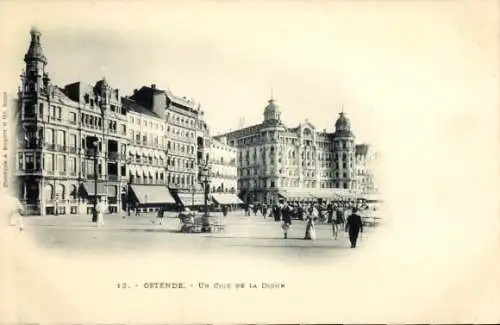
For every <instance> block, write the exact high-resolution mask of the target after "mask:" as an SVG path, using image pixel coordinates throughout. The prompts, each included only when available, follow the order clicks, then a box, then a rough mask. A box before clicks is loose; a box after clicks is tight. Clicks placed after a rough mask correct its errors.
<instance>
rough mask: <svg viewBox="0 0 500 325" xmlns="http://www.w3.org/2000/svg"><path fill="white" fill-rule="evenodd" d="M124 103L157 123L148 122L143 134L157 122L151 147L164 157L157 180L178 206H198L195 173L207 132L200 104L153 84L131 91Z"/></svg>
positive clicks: (203, 158)
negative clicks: (162, 171)
mask: <svg viewBox="0 0 500 325" xmlns="http://www.w3.org/2000/svg"><path fill="white" fill-rule="evenodd" d="M127 101H128V102H129V103H130V102H133V103H134V104H135V105H136V106H139V107H141V109H142V113H141V114H148V115H150V116H152V117H151V118H153V119H154V120H155V121H157V122H153V121H151V123H152V124H151V125H149V124H148V126H147V128H145V129H144V131H143V132H146V130H148V129H149V130H148V131H147V132H152V130H151V127H154V125H156V124H155V123H157V125H158V129H155V130H156V131H155V135H153V138H152V139H153V142H152V145H153V146H154V147H155V148H156V149H155V150H156V151H157V152H160V151H161V153H162V154H161V155H160V154H159V156H161V157H162V158H163V157H164V158H165V161H164V163H165V166H164V167H165V172H164V180H162V179H161V177H160V180H159V181H160V182H163V181H165V184H167V186H168V187H169V188H170V190H171V191H172V192H173V193H174V195H175V196H176V197H177V198H178V200H179V201H181V204H184V203H185V202H184V201H189V202H191V203H192V202H193V201H196V205H199V204H201V202H202V201H203V198H202V196H203V194H202V191H201V186H200V183H199V180H198V173H199V168H200V166H201V165H203V164H205V162H206V160H207V158H208V154H209V149H210V146H209V142H210V133H209V129H208V126H207V124H206V122H205V121H204V113H203V111H202V110H201V108H200V105H199V104H196V103H195V102H194V101H193V100H191V99H187V98H185V97H178V96H176V95H174V94H173V93H172V92H171V91H170V90H162V89H159V88H157V87H156V85H155V84H153V85H151V86H149V87H147V86H143V87H142V88H140V89H139V90H134V94H133V95H132V96H130V97H129V98H128V99H127ZM151 118H150V119H151ZM160 121H161V122H160ZM148 123H149V122H148ZM135 136H136V137H138V135H137V134H136V135H135ZM142 136H143V137H144V135H142ZM156 138H158V141H157V142H155V141H156V140H155V139H156ZM137 139H138V138H137ZM137 139H136V140H137ZM155 143H157V144H155ZM141 145H142V144H141ZM160 175H161V174H160ZM185 205H192V204H185Z"/></svg>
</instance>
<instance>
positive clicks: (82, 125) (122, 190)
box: [0, 29, 210, 215]
mask: <svg viewBox="0 0 500 325" xmlns="http://www.w3.org/2000/svg"><path fill="white" fill-rule="evenodd" d="M30 36H31V41H30V45H29V48H28V51H27V53H26V55H25V57H24V61H25V64H26V65H25V71H23V73H22V75H21V87H20V88H19V90H18V96H17V97H18V101H17V107H16V116H15V121H16V123H15V124H16V128H15V133H16V135H15V137H16V138H17V146H16V149H15V151H16V152H15V153H14V156H15V157H16V158H15V159H16V162H15V170H16V173H15V174H16V181H17V185H16V187H17V188H18V191H17V192H18V194H19V198H20V200H21V202H22V203H23V204H24V206H25V212H26V213H27V214H41V215H45V214H69V213H71V214H77V213H91V211H92V207H93V204H94V201H95V198H96V197H101V198H104V199H105V200H106V201H107V202H108V205H109V210H110V212H117V211H120V210H127V209H128V208H129V207H130V204H132V203H133V204H134V205H137V204H139V205H143V206H144V208H145V209H146V208H147V207H148V204H150V205H151V204H152V205H154V204H163V203H174V201H173V199H171V198H167V199H165V197H166V196H167V195H169V194H170V190H169V188H170V189H172V190H174V192H175V193H179V194H182V193H190V194H192V193H193V191H195V190H197V191H198V192H199V187H200V185H199V180H198V169H199V166H201V165H204V164H205V163H206V161H207V160H208V158H209V150H210V146H209V142H210V135H209V129H208V127H207V124H206V123H205V121H204V119H203V117H204V114H203V112H202V111H201V109H200V106H199V105H196V104H195V103H194V102H193V101H192V100H188V99H186V98H180V97H177V96H175V95H173V94H172V93H171V92H170V91H168V90H160V89H157V88H156V86H155V85H151V87H142V88H141V89H140V90H137V91H134V94H133V95H131V96H128V97H122V96H120V93H119V91H118V89H115V88H112V87H111V86H110V85H109V84H108V82H107V81H106V79H105V78H103V79H102V80H99V81H97V82H96V83H95V84H85V83H82V82H75V83H72V84H69V85H66V86H64V87H58V86H56V85H54V84H52V82H51V79H50V78H49V74H48V72H47V71H46V66H47V64H48V60H47V58H46V57H45V55H44V53H43V49H42V44H41V33H40V32H39V31H38V30H36V29H32V30H31V32H30ZM0 145H1V144H0ZM144 186H151V187H148V188H144ZM146 193H150V194H146ZM148 195H150V197H149V198H148V197H147V196H148ZM159 197H163V199H159ZM131 198H134V199H135V202H133V201H134V200H132V199H131ZM161 200H165V201H161Z"/></svg>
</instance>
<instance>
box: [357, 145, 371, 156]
mask: <svg viewBox="0 0 500 325" xmlns="http://www.w3.org/2000/svg"><path fill="white" fill-rule="evenodd" d="M369 147H370V146H369V145H367V144H364V143H363V144H357V145H356V155H361V156H366V154H367V153H368V149H369Z"/></svg>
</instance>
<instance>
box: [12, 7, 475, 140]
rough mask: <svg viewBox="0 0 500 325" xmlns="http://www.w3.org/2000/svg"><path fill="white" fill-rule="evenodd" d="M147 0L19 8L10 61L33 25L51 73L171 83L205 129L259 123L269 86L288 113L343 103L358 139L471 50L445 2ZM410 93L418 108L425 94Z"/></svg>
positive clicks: (126, 84) (324, 122) (125, 87)
mask: <svg viewBox="0 0 500 325" xmlns="http://www.w3.org/2000/svg"><path fill="white" fill-rule="evenodd" d="M151 4H152V6H151V8H148V6H143V5H140V4H138V3H131V4H129V5H123V6H120V7H117V6H115V5H113V4H110V3H107V4H106V3H101V4H96V3H94V4H82V5H80V6H77V7H78V9H77V8H72V9H70V8H69V7H64V6H57V10H56V11H55V12H54V17H56V16H57V17H60V18H58V19H57V20H52V19H47V18H48V17H42V16H38V17H29V18H28V17H27V18H26V19H21V21H20V22H18V23H16V24H15V26H10V27H9V29H11V30H13V31H15V32H14V33H13V34H11V35H12V39H13V40H14V43H15V46H14V47H12V48H11V49H10V50H11V51H12V56H11V55H9V58H15V59H16V60H14V61H13V63H14V65H12V67H15V70H17V71H20V70H21V68H22V67H23V61H22V55H23V54H24V53H25V51H26V49H27V47H28V44H29V29H30V27H31V26H32V25H36V26H37V27H38V28H39V29H40V30H41V32H42V43H43V48H44V51H45V54H46V56H47V58H48V61H49V64H48V67H47V69H48V71H49V73H50V75H51V76H52V79H53V82H54V83H57V84H59V85H64V84H67V83H70V82H73V81H76V80H81V81H87V82H95V81H97V80H99V79H100V78H102V77H103V76H106V78H107V79H108V81H109V82H110V83H111V84H112V85H113V86H114V87H116V88H119V89H120V90H121V92H122V94H123V95H125V94H130V93H132V91H133V89H134V88H139V87H140V86H142V85H149V84H152V83H155V84H157V86H158V87H160V88H166V87H170V89H171V90H172V91H173V92H174V93H176V94H179V95H181V96H187V97H192V98H193V99H195V100H196V101H198V102H201V104H202V107H203V109H204V110H205V111H206V116H207V120H208V122H209V125H210V127H211V129H212V131H213V132H214V133H218V132H221V131H224V130H228V129H234V128H237V127H238V125H239V121H240V119H243V118H244V120H245V124H246V125H251V124H254V123H259V122H260V121H261V120H262V117H263V109H264V107H265V106H266V104H267V100H268V99H269V97H270V95H271V92H273V94H274V97H275V99H276V101H277V103H278V105H279V106H280V107H281V109H282V112H283V113H282V116H283V119H284V121H285V123H286V124H287V125H289V126H295V125H296V124H298V123H299V122H300V121H303V120H305V119H309V120H310V121H311V122H313V123H314V124H315V125H316V127H317V128H318V129H320V130H322V129H327V130H332V128H333V124H334V122H335V119H336V118H337V116H338V113H339V111H340V110H341V108H340V107H341V106H343V107H344V111H345V112H346V114H347V115H348V117H350V119H351V121H352V124H353V130H354V132H355V134H356V135H357V137H358V141H360V142H364V141H368V142H370V140H372V141H373V137H374V136H375V134H376V133H377V128H378V127H382V126H381V125H378V123H377V119H378V118H379V117H381V116H383V115H384V113H383V112H381V111H387V110H389V109H391V110H392V109H396V108H397V109H398V110H400V111H405V110H406V107H402V106H404V105H407V104H408V103H402V102H401V97H402V95H403V94H404V95H407V96H415V95H416V94H417V93H421V94H422V95H423V94H424V93H425V92H427V91H432V89H429V88H430V87H431V86H432V82H429V81H428V80H426V81H425V82H424V83H422V79H425V78H432V76H431V75H430V74H437V77H438V78H437V79H439V78H442V79H444V80H435V81H436V82H450V81H452V79H453V73H455V72H456V69H458V68H459V62H458V61H459V59H461V56H463V55H469V53H464V51H465V50H466V49H465V48H463V42H464V39H463V38H462V37H463V36H464V35H462V34H461V31H460V30H459V29H457V28H456V27H457V24H456V21H454V20H459V19H461V18H463V17H461V15H467V13H466V12H460V10H456V9H455V10H454V12H453V11H450V10H449V9H452V7H450V6H446V5H445V4H442V5H435V6H429V5H428V3H427V2H425V1H423V2H420V4H418V3H412V4H409V3H406V4H405V3H401V4H394V3H391V2H387V3H384V2H379V3H369V2H367V3H366V4H365V5H363V6H361V5H359V4H347V3H343V2H332V3H327V2H318V3H316V4H315V5H308V4H307V3H301V2H265V3H262V2H261V3H259V2H236V3H224V2H222V3H215V2H210V3H204V4H201V3H197V6H196V7H193V5H192V4H193V3H192V2H187V3H186V4H180V3H176V2H172V5H170V6H161V5H159V3H156V2H151ZM42 8H43V7H42ZM36 10H37V9H36V8H35V7H34V6H33V12H36ZM46 10H48V9H46ZM444 10H446V11H447V12H448V13H449V15H448V16H443V15H442V13H443V11H444ZM57 12H59V14H58V13H57ZM77 12H81V13H83V12H86V13H88V14H80V15H76V13H77ZM155 12H161V13H162V14H158V15H157V16H155V15H154V13H155ZM410 12H411V13H412V15H411V16H409V15H408V13H410ZM68 21H71V23H70V24H68V23H67V22H68ZM426 25H427V26H429V25H431V26H432V29H431V32H432V34H429V31H430V30H429V29H426V28H422V27H424V26H426ZM14 35H16V36H15V38H14ZM443 41H444V42H446V43H447V46H445V47H443V46H442V45H443ZM14 53H15V54H14ZM450 54H452V55H451V56H450ZM446 79H448V80H446ZM416 86H417V87H416ZM391 97H393V98H391ZM419 100H420V101H422V103H421V104H423V106H421V107H419V109H425V107H426V106H431V105H433V103H430V102H426V101H425V99H423V98H419ZM398 105H400V106H401V107H397V106H398ZM410 105H411V104H410ZM436 105H438V103H436ZM222 116H223V118H222Z"/></svg>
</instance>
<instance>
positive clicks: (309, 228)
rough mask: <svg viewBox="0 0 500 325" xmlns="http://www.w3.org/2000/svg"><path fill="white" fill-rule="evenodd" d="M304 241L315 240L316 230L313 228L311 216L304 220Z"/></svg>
mask: <svg viewBox="0 0 500 325" xmlns="http://www.w3.org/2000/svg"><path fill="white" fill-rule="evenodd" d="M304 239H305V240H315V239H316V229H315V227H314V219H313V217H312V216H309V217H307V218H306V234H305V235H304Z"/></svg>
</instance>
